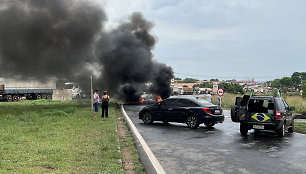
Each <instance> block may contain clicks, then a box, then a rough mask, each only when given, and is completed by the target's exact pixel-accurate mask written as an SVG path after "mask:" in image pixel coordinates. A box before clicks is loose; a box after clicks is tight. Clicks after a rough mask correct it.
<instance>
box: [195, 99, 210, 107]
mask: <svg viewBox="0 0 306 174" xmlns="http://www.w3.org/2000/svg"><path fill="white" fill-rule="evenodd" d="M197 102H199V103H200V104H202V105H205V106H211V105H214V104H212V103H210V102H209V101H207V100H204V99H202V98H198V99H197Z"/></svg>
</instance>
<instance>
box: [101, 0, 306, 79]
mask: <svg viewBox="0 0 306 174" xmlns="http://www.w3.org/2000/svg"><path fill="white" fill-rule="evenodd" d="M100 3H101V4H102V6H103V7H104V9H105V11H106V14H107V16H108V22H107V24H106V26H107V28H109V29H110V28H113V27H115V26H116V25H118V24H119V23H120V21H125V20H127V19H128V17H129V15H131V14H132V13H133V12H136V11H137V12H141V13H142V14H143V15H144V17H145V18H146V19H147V20H148V21H152V22H153V23H154V24H155V26H154V28H153V29H152V34H153V35H154V36H155V37H156V38H157V40H158V41H157V43H156V45H155V48H154V50H153V53H154V58H155V59H156V60H158V61H159V62H163V63H166V64H167V65H169V66H171V67H172V68H173V70H174V72H175V76H176V77H181V78H186V77H191V78H197V79H200V80H204V79H205V80H207V79H212V78H218V79H224V80H225V79H237V80H251V79H252V78H254V79H255V80H256V81H265V80H272V79H276V78H281V77H283V76H291V75H292V73H293V72H305V71H306V1H305V0H256V1H255V0H129V1H123V0H104V1H103V0H102V1H100Z"/></svg>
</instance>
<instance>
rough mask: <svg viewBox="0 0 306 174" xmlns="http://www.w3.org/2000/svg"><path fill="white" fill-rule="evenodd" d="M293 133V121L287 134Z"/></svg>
mask: <svg viewBox="0 0 306 174" xmlns="http://www.w3.org/2000/svg"><path fill="white" fill-rule="evenodd" d="M293 132H294V120H293V121H292V124H291V127H289V128H288V133H293Z"/></svg>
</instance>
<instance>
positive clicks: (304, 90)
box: [302, 83, 306, 98]
mask: <svg viewBox="0 0 306 174" xmlns="http://www.w3.org/2000/svg"><path fill="white" fill-rule="evenodd" d="M302 90H303V93H302V96H303V98H306V83H304V84H303V85H302Z"/></svg>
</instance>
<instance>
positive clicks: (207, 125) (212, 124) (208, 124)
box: [204, 123, 215, 128]
mask: <svg viewBox="0 0 306 174" xmlns="http://www.w3.org/2000/svg"><path fill="white" fill-rule="evenodd" d="M204 124H205V126H206V127H209V128H211V127H213V126H214V125H215V123H204Z"/></svg>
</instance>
